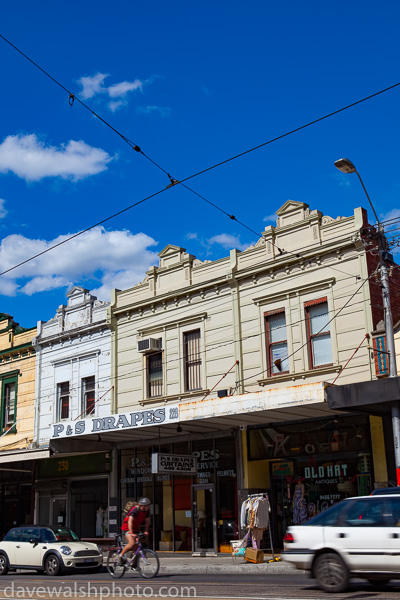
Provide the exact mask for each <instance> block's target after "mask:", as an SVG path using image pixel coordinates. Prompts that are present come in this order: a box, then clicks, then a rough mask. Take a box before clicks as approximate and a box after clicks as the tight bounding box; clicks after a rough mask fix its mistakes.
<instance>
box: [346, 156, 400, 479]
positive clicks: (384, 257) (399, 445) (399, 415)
mask: <svg viewBox="0 0 400 600" xmlns="http://www.w3.org/2000/svg"><path fill="white" fill-rule="evenodd" d="M335 167H337V168H338V169H339V171H342V173H356V175H357V176H358V179H359V180H360V183H361V185H362V187H363V190H364V192H365V195H366V196H367V198H368V202H369V204H370V206H371V209H372V212H373V213H374V216H375V219H376V222H377V224H378V228H377V229H378V234H377V238H378V247H379V273H380V277H381V284H382V303H383V310H384V320H385V333H386V345H387V352H388V356H389V377H397V366H396V353H395V347H394V330H393V319H392V309H391V305H390V291H389V273H388V265H387V263H388V258H389V252H388V244H387V240H386V237H385V232H384V229H383V226H382V224H381V223H380V221H379V218H378V215H377V214H376V212H375V209H374V207H373V205H372V202H371V199H370V197H369V195H368V192H367V190H366V188H365V185H364V182H363V180H362V179H361V176H360V174H359V173H358V171H357V169H356V167H355V166H354V165H353V163H352V162H351V160H349V159H348V158H341V159H340V160H337V161H335ZM391 414H392V429H393V442H394V457H395V463H396V481H397V485H400V405H399V402H398V401H394V402H392V404H391Z"/></svg>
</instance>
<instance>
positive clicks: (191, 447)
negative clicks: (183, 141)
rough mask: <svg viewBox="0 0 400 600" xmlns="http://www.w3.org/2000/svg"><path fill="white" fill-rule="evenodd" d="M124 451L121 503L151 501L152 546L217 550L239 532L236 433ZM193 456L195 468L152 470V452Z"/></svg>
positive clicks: (122, 456) (169, 549) (122, 454)
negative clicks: (143, 499) (148, 499)
mask: <svg viewBox="0 0 400 600" xmlns="http://www.w3.org/2000/svg"><path fill="white" fill-rule="evenodd" d="M225 435H226V437H212V436H203V438H202V439H198V440H195V439H194V440H193V439H192V440H189V439H185V438H183V439H182V441H179V442H174V443H160V444H157V445H156V446H148V447H145V448H143V447H138V448H133V449H132V450H129V449H124V450H121V457H120V460H121V479H120V494H121V504H122V507H124V506H125V505H126V504H127V503H129V502H130V501H132V500H137V499H138V498H140V497H141V496H147V497H148V498H150V499H151V501H152V513H153V514H152V531H151V536H152V537H153V547H154V548H155V549H156V550H161V551H170V552H176V551H187V552H188V551H189V552H195V553H199V554H204V553H206V554H207V553H211V554H214V553H216V552H217V551H219V550H221V546H224V545H227V544H229V541H230V540H231V539H235V538H237V537H238V523H237V465H236V454H237V452H236V444H237V440H238V437H237V432H236V433H235V434H233V435H229V434H225ZM154 454H164V455H168V456H177V457H179V456H190V457H194V458H195V459H196V471H195V472H193V473H185V472H184V471H182V470H181V469H179V468H178V467H171V471H170V472H159V473H153V472H152V455H154Z"/></svg>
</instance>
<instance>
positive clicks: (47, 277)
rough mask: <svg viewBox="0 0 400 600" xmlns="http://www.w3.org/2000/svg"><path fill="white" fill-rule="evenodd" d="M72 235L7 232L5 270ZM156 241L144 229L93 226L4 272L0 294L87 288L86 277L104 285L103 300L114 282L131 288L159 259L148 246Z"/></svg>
mask: <svg viewBox="0 0 400 600" xmlns="http://www.w3.org/2000/svg"><path fill="white" fill-rule="evenodd" d="M68 237H69V234H67V235H63V236H59V237H57V238H55V239H53V240H49V241H46V240H38V239H36V240H35V239H29V238H26V237H24V236H22V235H16V234H13V235H10V236H7V237H6V238H4V239H3V240H2V242H1V245H0V264H1V267H2V271H6V270H7V269H9V268H10V267H12V266H14V265H16V264H18V263H20V262H22V261H24V260H26V259H27V258H29V257H31V256H33V255H35V254H38V253H40V252H43V251H44V250H46V249H48V248H50V247H51V246H54V245H55V244H57V243H59V242H61V241H63V240H65V239H66V238H68ZM156 244H157V242H156V241H155V240H154V239H153V238H151V237H149V236H148V235H146V234H144V233H137V234H132V233H131V232H130V231H119V230H117V231H106V230H105V229H104V228H103V227H95V228H94V229H92V230H90V231H87V232H85V233H83V234H82V235H80V236H79V237H77V238H74V239H72V240H70V241H69V242H67V243H66V244H65V245H62V246H59V247H58V248H55V249H54V250H51V251H49V252H47V253H46V254H43V255H41V256H39V257H38V258H35V259H34V260H31V261H30V262H28V263H26V264H24V265H21V266H20V267H18V268H17V269H14V270H13V271H10V272H9V273H6V274H5V275H3V276H2V277H0V293H2V294H3V295H7V296H13V295H16V294H17V293H20V294H26V295H32V294H34V293H37V292H43V291H47V290H51V289H55V288H60V287H67V286H68V287H69V286H71V285H72V284H81V285H86V287H88V285H87V282H90V284H91V285H92V284H93V281H94V282H95V284H97V283H99V284H100V285H98V286H97V287H98V289H97V291H98V293H99V295H101V297H102V299H109V292H110V290H111V289H112V288H113V287H120V288H121V289H124V288H127V287H131V286H132V285H134V284H135V283H137V282H138V281H141V280H142V279H143V278H144V276H145V272H146V271H147V270H148V269H149V267H150V266H151V265H154V264H156V263H157V262H158V255H157V253H156V252H153V251H152V250H150V249H149V248H150V247H151V246H155V245H156ZM92 287H93V285H92Z"/></svg>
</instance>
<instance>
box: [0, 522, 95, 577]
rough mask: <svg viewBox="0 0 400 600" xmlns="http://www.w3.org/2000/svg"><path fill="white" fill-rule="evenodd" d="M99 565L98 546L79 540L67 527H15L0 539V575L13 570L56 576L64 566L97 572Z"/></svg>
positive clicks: (65, 568) (64, 568)
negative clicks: (33, 571)
mask: <svg viewBox="0 0 400 600" xmlns="http://www.w3.org/2000/svg"><path fill="white" fill-rule="evenodd" d="M102 565H103V555H102V552H101V549H100V547H99V546H97V545H96V544H91V543H88V542H82V541H80V540H79V538H78V536H77V535H76V534H75V533H74V532H73V531H71V529H69V528H68V527H62V526H61V527H58V526H54V527H53V526H48V527H41V526H39V525H32V526H30V527H15V528H13V529H10V531H9V532H8V533H7V535H6V536H5V538H4V540H3V541H2V542H0V575H6V573H7V572H8V571H12V570H15V569H33V570H36V571H40V572H41V571H44V572H45V573H46V574H47V575H59V574H60V573H62V572H63V571H64V570H67V569H80V568H81V569H90V570H91V571H93V570H94V571H98V570H99V569H100V568H101V567H102Z"/></svg>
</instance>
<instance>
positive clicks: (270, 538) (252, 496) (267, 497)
mask: <svg viewBox="0 0 400 600" xmlns="http://www.w3.org/2000/svg"><path fill="white" fill-rule="evenodd" d="M260 496H261V497H263V498H266V499H267V500H268V501H269V496H268V494H267V492H264V493H260V494H250V496H247V498H246V499H245V500H244V502H247V500H250V498H256V497H260ZM270 508H271V504H270ZM269 513H270V511H268V533H269V542H270V544H271V554H272V561H276V560H279V559H277V558H275V553H274V545H273V543H272V531H271V518H270V516H269ZM272 561H271V562H272Z"/></svg>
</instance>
